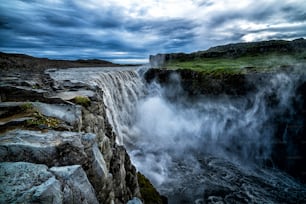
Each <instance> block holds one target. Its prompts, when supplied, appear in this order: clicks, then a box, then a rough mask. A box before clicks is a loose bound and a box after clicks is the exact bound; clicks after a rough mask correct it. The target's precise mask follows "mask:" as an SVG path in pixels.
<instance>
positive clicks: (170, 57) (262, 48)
mask: <svg viewBox="0 0 306 204" xmlns="http://www.w3.org/2000/svg"><path fill="white" fill-rule="evenodd" d="M305 52H306V40H305V39H303V38H300V39H296V40H293V41H285V40H270V41H261V42H250V43H236V44H228V45H221V46H216V47H212V48H209V49H208V50H205V51H198V52H193V53H190V54H186V53H169V54H157V55H151V56H150V63H151V65H152V66H153V67H160V66H163V65H165V64H166V63H168V62H171V61H178V62H184V61H192V60H198V59H205V58H208V59H211V58H238V57H245V56H256V55H263V54H287V55H292V54H299V53H305Z"/></svg>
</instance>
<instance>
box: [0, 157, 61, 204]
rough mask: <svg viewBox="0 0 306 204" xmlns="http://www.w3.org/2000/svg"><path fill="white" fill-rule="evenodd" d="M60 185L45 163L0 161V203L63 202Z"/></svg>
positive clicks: (55, 203)
mask: <svg viewBox="0 0 306 204" xmlns="http://www.w3.org/2000/svg"><path fill="white" fill-rule="evenodd" d="M61 187H62V186H61V182H60V181H58V180H57V179H56V178H55V176H54V175H53V174H52V173H51V172H49V171H48V167H47V166H45V165H41V164H31V163H25V162H16V163H11V162H3V163H0V191H1V193H0V203H52V204H58V203H63V201H64V199H63V198H64V195H63V192H62V191H61Z"/></svg>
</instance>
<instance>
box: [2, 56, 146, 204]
mask: <svg viewBox="0 0 306 204" xmlns="http://www.w3.org/2000/svg"><path fill="white" fill-rule="evenodd" d="M17 57H20V56H17ZM21 57H23V56H21ZM34 62H36V61H35V60H34ZM80 63H81V62H80ZM82 63H83V62H82ZM1 71H3V70H1ZM19 71H20V70H19V69H11V72H9V73H8V72H6V71H4V72H2V73H1V75H0V78H1V83H0V93H1V98H0V102H1V103H0V134H1V136H0V168H1V170H0V174H1V175H0V177H1V179H0V180H1V181H0V182H1V185H0V186H1V188H3V187H4V186H6V184H8V185H9V186H10V187H9V188H5V189H1V192H4V193H1V196H0V202H1V203H2V202H3V203H11V202H19V201H22V202H26V203H34V202H43V203H106V204H107V203H116V204H117V203H118V204H120V203H127V202H128V201H129V200H131V199H132V198H133V197H134V198H136V197H137V198H140V199H141V194H140V190H139V185H138V180H137V173H136V169H135V167H134V166H133V165H132V163H131V161H130V158H129V155H128V154H127V152H126V151H125V149H124V147H122V146H119V145H118V144H117V143H116V134H115V133H114V131H113V128H112V126H111V125H110V124H109V122H108V120H107V117H106V111H105V109H106V107H105V106H104V103H103V95H102V90H100V89H99V88H97V87H92V86H90V85H88V84H85V83H80V82H73V81H65V80H64V81H54V80H53V79H52V78H50V76H49V74H47V73H46V74H45V73H41V72H40V71H39V72H37V70H36V71H33V70H31V71H33V73H29V72H28V71H27V70H26V69H24V74H22V75H20V72H19ZM76 97H78V99H79V100H76ZM83 98H86V99H87V100H89V102H88V103H86V104H85V103H83V102H82V100H80V99H83ZM12 169H14V171H12ZM16 175H20V176H19V177H15V176H16ZM131 202H132V201H131Z"/></svg>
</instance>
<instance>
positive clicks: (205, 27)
mask: <svg viewBox="0 0 306 204" xmlns="http://www.w3.org/2000/svg"><path fill="white" fill-rule="evenodd" d="M305 10H306V2H305V1H302V0H285V1H282V2H279V1H276V0H269V1H267V0H258V1H256V2H254V1H252V0H248V1H243V2H239V1H238V0H222V1H218V2H217V1H213V0H209V1H203V0H189V1H181V0H179V1H172V0H165V1H163V2H161V1H158V0H151V1H145V2H143V1H140V0H131V1H128V2H121V1H119V0H108V1H101V0H90V1H87V2H86V3H84V2H83V1H80V0H74V1H73V0H63V1H59V0H44V1H37V0H31V1H28V2H27V1H24V0H11V1H9V2H6V3H5V4H0V11H1V14H0V30H1V32H0V51H1V52H5V53H20V54H26V55H30V56H33V57H39V58H49V59H58V60H64V59H65V60H77V59H100V60H106V61H110V62H113V63H118V64H144V63H148V61H149V55H154V54H157V53H174V52H176V53H177V52H184V53H191V52H196V51H200V50H207V49H208V48H210V47H214V46H218V45H225V44H231V43H243V42H258V41H266V40H294V39H298V38H305V37H306V12H305ZM190 14H192V15H190Z"/></svg>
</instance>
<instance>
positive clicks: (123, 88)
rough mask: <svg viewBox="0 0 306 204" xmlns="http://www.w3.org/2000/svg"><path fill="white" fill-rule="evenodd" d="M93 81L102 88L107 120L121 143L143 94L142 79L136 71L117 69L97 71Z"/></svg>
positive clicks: (133, 119) (128, 132) (125, 136)
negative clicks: (115, 70) (114, 70)
mask: <svg viewBox="0 0 306 204" xmlns="http://www.w3.org/2000/svg"><path fill="white" fill-rule="evenodd" d="M94 81H95V83H96V84H97V85H98V86H99V87H100V88H101V89H102V90H103V102H104V104H105V106H106V114H107V117H108V120H109V122H110V124H111V125H112V127H113V130H114V131H115V133H116V135H117V137H116V142H117V143H118V144H120V145H123V142H124V139H127V138H129V136H128V135H129V134H130V131H129V128H130V127H131V125H132V123H133V121H135V114H134V113H135V106H136V105H137V102H138V100H139V98H141V97H142V96H143V95H144V85H143V82H142V79H141V78H140V77H139V75H138V73H137V72H136V71H117V72H107V73H99V74H98V75H97V76H95V80H94Z"/></svg>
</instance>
